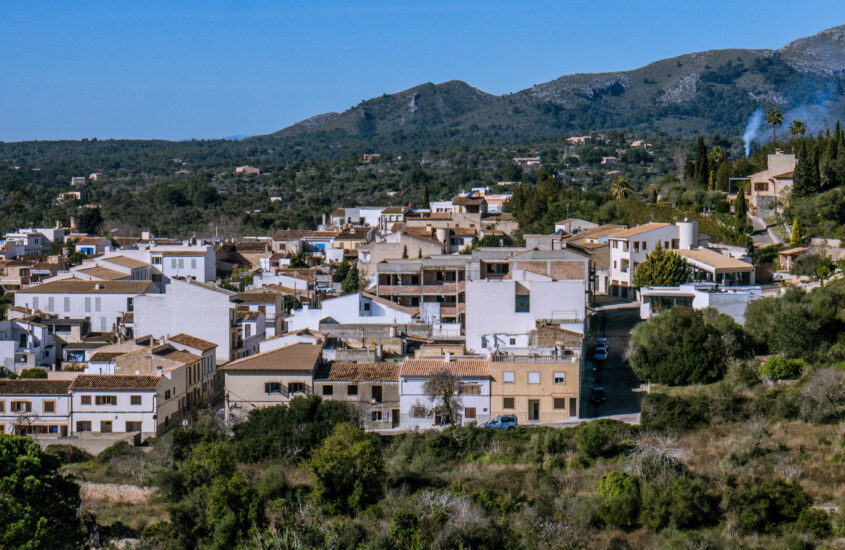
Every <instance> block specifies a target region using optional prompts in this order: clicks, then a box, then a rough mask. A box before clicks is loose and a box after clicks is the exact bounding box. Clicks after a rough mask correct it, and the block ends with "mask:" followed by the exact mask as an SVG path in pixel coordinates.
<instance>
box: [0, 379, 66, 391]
mask: <svg viewBox="0 0 845 550" xmlns="http://www.w3.org/2000/svg"><path fill="white" fill-rule="evenodd" d="M70 382H71V381H70V380H0V395H66V394H67V390H68V387H70Z"/></svg>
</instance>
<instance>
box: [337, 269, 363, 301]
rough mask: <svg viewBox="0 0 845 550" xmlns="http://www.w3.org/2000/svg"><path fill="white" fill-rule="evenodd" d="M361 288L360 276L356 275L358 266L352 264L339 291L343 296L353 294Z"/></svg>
mask: <svg viewBox="0 0 845 550" xmlns="http://www.w3.org/2000/svg"><path fill="white" fill-rule="evenodd" d="M361 286H362V285H361V275H360V274H359V273H358V266H357V265H355V264H352V267H350V268H349V271H348V272H347V273H346V278H345V279H344V280H343V284H342V285H341V289H342V290H343V293H344V294H355V293H356V292H358V291H359V290H361Z"/></svg>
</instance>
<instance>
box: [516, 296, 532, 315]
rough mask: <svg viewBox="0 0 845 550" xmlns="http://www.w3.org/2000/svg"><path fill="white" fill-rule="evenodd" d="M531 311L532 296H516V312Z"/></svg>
mask: <svg viewBox="0 0 845 550" xmlns="http://www.w3.org/2000/svg"><path fill="white" fill-rule="evenodd" d="M530 311H531V296H529V295H517V296H516V305H515V307H514V312H516V313H528V312H530Z"/></svg>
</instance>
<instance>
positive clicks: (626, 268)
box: [620, 260, 629, 273]
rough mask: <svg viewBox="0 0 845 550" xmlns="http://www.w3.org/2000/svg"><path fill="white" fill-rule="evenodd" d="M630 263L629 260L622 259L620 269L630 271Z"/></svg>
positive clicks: (623, 271) (624, 271)
mask: <svg viewBox="0 0 845 550" xmlns="http://www.w3.org/2000/svg"><path fill="white" fill-rule="evenodd" d="M628 263H629V262H628V260H622V263H621V266H622V268H621V270H620V271H622V273H628Z"/></svg>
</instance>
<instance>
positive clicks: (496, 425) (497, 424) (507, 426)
mask: <svg viewBox="0 0 845 550" xmlns="http://www.w3.org/2000/svg"><path fill="white" fill-rule="evenodd" d="M516 424H517V423H516V417H515V416H513V415H506V416H497V417H496V418H493V419H492V420H489V421H488V422H485V423H484V424H482V425H483V426H484V427H485V428H493V429H494V430H515V429H516Z"/></svg>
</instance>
